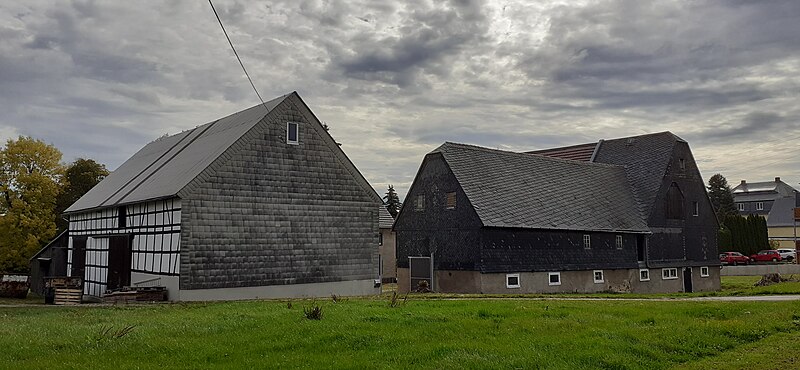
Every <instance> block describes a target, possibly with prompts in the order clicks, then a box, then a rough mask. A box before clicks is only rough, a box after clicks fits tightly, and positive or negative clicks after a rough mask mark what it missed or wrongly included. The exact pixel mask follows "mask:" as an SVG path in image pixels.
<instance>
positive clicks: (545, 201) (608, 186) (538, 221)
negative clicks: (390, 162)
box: [431, 142, 649, 232]
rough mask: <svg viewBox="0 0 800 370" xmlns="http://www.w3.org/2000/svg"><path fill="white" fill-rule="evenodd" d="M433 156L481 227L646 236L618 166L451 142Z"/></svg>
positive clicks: (620, 168) (438, 149) (621, 169)
mask: <svg viewBox="0 0 800 370" xmlns="http://www.w3.org/2000/svg"><path fill="white" fill-rule="evenodd" d="M431 153H441V154H442V156H443V157H444V159H445V161H446V162H447V164H448V165H449V167H450V169H451V170H452V171H453V174H454V175H455V177H456V179H457V180H458V182H459V183H460V184H461V187H462V189H463V190H464V192H465V193H466V196H467V198H469V201H470V203H471V204H472V205H473V207H474V208H475V211H476V212H477V214H478V216H479V218H480V220H481V222H482V223H483V225H484V226H487V227H519V228H535V229H560V230H594V231H609V232H613V231H630V232H648V231H649V229H648V228H647V224H646V222H645V220H644V218H643V217H642V216H641V214H640V213H639V211H638V209H637V207H636V201H635V200H634V197H633V194H632V193H631V191H630V189H629V187H628V184H627V183H626V178H625V169H624V168H623V167H621V166H612V165H606V164H594V163H583V162H578V161H572V160H564V159H557V158H549V157H545V156H541V155H535V154H525V153H515V152H508V151H502V150H494V149H488V148H483V147H478V146H472V145H465V144H456V143H450V142H447V143H445V144H443V145H441V146H440V147H439V148H437V149H435V150H434V151H433V152H431ZM598 184H603V186H597V185H598ZM586 189H592V190H593V191H586Z"/></svg>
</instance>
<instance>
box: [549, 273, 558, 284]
mask: <svg viewBox="0 0 800 370" xmlns="http://www.w3.org/2000/svg"><path fill="white" fill-rule="evenodd" d="M547 279H548V280H547V283H548V284H549V285H561V273H560V272H548V273H547Z"/></svg>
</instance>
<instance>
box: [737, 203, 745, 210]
mask: <svg viewBox="0 0 800 370" xmlns="http://www.w3.org/2000/svg"><path fill="white" fill-rule="evenodd" d="M736 208H737V209H738V210H740V211H744V203H736Z"/></svg>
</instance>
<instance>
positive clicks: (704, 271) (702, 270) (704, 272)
mask: <svg viewBox="0 0 800 370" xmlns="http://www.w3.org/2000/svg"><path fill="white" fill-rule="evenodd" d="M709 276H710V275H709V273H708V267H705V266H703V267H701V268H700V277H709Z"/></svg>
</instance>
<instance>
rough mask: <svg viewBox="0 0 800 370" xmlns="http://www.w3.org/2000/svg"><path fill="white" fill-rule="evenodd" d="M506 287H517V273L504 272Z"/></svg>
mask: <svg viewBox="0 0 800 370" xmlns="http://www.w3.org/2000/svg"><path fill="white" fill-rule="evenodd" d="M506 288H509V289H511V288H519V274H506Z"/></svg>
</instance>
